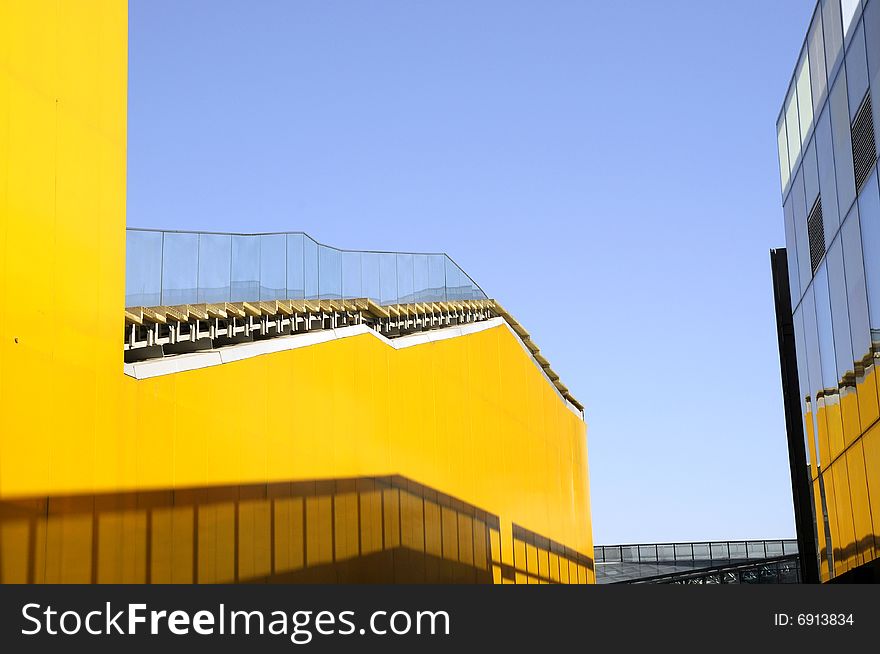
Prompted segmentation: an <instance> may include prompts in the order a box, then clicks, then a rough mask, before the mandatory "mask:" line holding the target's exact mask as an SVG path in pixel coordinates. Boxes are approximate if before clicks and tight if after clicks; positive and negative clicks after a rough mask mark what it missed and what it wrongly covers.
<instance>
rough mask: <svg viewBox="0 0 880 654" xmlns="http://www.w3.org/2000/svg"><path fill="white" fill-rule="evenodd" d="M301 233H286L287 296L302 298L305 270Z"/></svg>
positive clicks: (304, 286) (303, 295)
mask: <svg viewBox="0 0 880 654" xmlns="http://www.w3.org/2000/svg"><path fill="white" fill-rule="evenodd" d="M304 238H305V237H304V236H303V235H302V234H288V235H287V298H286V299H289V300H302V299H303V298H305V296H306V271H305V262H304V260H303V240H304Z"/></svg>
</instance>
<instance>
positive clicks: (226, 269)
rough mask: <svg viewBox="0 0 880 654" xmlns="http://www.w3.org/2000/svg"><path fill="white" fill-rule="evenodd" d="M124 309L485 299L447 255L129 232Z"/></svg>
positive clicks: (303, 239)
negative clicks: (280, 302) (281, 302)
mask: <svg viewBox="0 0 880 654" xmlns="http://www.w3.org/2000/svg"><path fill="white" fill-rule="evenodd" d="M125 261H126V264H125V306H127V307H132V306H168V305H179V304H205V303H210V304H213V303H218V302H244V301H251V302H252V301H260V300H263V301H268V300H340V299H342V300H345V299H355V298H369V299H371V300H373V301H374V302H376V303H377V304H381V305H389V304H406V303H412V302H448V301H454V300H482V299H486V294H485V293H484V292H483V289H481V288H480V287H479V286H478V285H477V284H476V283H475V282H474V281H473V279H471V278H470V276H469V275H468V274H467V273H465V272H464V271H463V270H462V269H461V268H460V267H459V266H458V265H457V264H456V263H455V262H454V261H453V260H452V259H451V258H449V256H447V255H446V254H431V253H419V252H369V251H357V250H342V249H339V248H334V247H330V246H327V245H323V244H321V243H318V242H317V241H315V240H314V239H313V238H311V237H310V236H308V235H307V234H303V233H301V232H290V233H274V234H221V233H213V232H179V231H159V230H146V229H128V230H126V259H125Z"/></svg>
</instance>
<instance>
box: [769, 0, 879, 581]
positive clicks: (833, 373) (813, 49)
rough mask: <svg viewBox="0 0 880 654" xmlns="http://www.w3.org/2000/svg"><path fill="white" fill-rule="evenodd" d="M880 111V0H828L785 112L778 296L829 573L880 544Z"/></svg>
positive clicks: (800, 490)
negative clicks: (783, 272)
mask: <svg viewBox="0 0 880 654" xmlns="http://www.w3.org/2000/svg"><path fill="white" fill-rule="evenodd" d="M878 112H880V0H821V1H820V2H819V3H818V4H817V6H816V9H815V11H814V13H813V17H812V20H811V23H810V26H809V31H808V32H807V35H806V39H805V41H804V45H803V47H802V49H801V52H800V55H799V57H798V60H797V63H796V65H795V69H794V73H793V76H792V79H791V82H790V84H789V87H788V91H787V93H786V95H785V99H784V102H783V106H782V109H781V111H780V113H779V117H778V120H777V124H776V130H777V137H778V148H779V164H780V181H781V185H782V199H783V208H784V211H783V213H784V219H785V238H786V250H785V251H786V253H787V257H786V258H787V261H786V262H783V263H787V270H788V274H787V279H786V280H784V281H785V282H786V283H785V284H784V285H785V286H787V287H788V294H787V295H788V297H784V298H781V297H780V293H779V289H780V288H781V282H780V280H779V279H777V280H776V281H777V284H776V288H777V298H776V300H777V301H776V305H777V320H778V322H779V324H780V354H781V358H782V362H783V384H784V386H788V388H786V397H787V400H788V401H790V402H797V405H798V406H797V410H796V411H791V412H790V415H788V416H787V418H788V419H789V422H788V428H789V445H790V448H794V449H797V448H802V450H803V458H804V465H801V464H798V463H797V462H796V458H795V456H794V454H793V456H792V462H793V463H792V475H793V481H794V478H795V477H797V476H798V475H800V474H801V472H803V477H804V479H803V481H804V483H803V484H798V483H794V484H793V486H794V489H795V508H796V511H797V509H798V505H799V504H800V506H801V508H802V509H805V510H806V513H805V514H804V515H806V516H808V517H811V518H812V520H808V519H799V523H798V529H799V536H800V537H804V538H809V539H810V540H811V544H812V545H813V547H814V551H815V553H816V554H815V559H816V567H817V568H818V571H819V577H820V578H821V580H822V581H829V580H832V579H843V580H858V579H875V578H876V566H877V558H878V548H880V425H878V418H880V399H878V390H880V380H878V376H877V365H878V363H880V190H878V188H880V187H878V177H877V166H876V161H877V144H878V139H877V138H875V125H877V124H880V116H878ZM778 268H779V267H778V266H777V265H776V263H775V262H774V273H775V274H776V276H777V277H778V276H779V273H778ZM783 324H788V325H790V327H788V328H785V329H783ZM789 330H790V331H791V332H793V339H792V341H793V342H792V345H793V347H792V348H791V350H790V352H789V353H788V356H789V358H790V359H791V367H790V368H789V370H788V373H787V372H786V366H785V359H786V356H787V355H786V352H785V351H784V349H783V347H782V346H783V341H784V340H785V339H784V334H783V331H785V332H786V334H788V333H789ZM792 416H793V417H792ZM793 434H796V435H797V437H796V438H793V437H792V436H793ZM801 517H802V516H801Z"/></svg>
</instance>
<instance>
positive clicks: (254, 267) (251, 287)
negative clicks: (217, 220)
mask: <svg viewBox="0 0 880 654" xmlns="http://www.w3.org/2000/svg"><path fill="white" fill-rule="evenodd" d="M231 287H232V288H231V293H230V301H231V302H252V301H254V300H259V299H260V237H259V236H239V235H235V236H233V237H232V284H231Z"/></svg>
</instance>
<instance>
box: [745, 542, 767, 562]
mask: <svg viewBox="0 0 880 654" xmlns="http://www.w3.org/2000/svg"><path fill="white" fill-rule="evenodd" d="M748 556H749V558H750V559H763V558H765V557H766V556H767V553H766V552H765V551H764V542H763V541H758V542H756V543H748Z"/></svg>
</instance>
